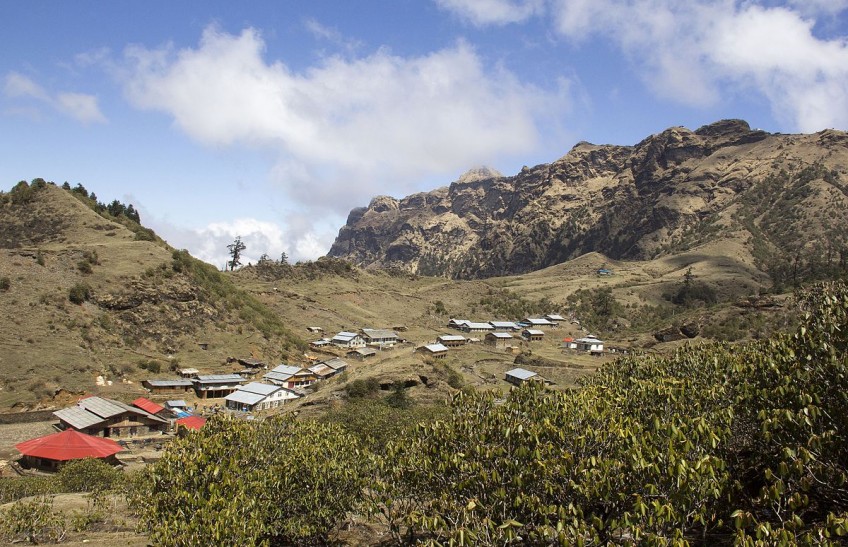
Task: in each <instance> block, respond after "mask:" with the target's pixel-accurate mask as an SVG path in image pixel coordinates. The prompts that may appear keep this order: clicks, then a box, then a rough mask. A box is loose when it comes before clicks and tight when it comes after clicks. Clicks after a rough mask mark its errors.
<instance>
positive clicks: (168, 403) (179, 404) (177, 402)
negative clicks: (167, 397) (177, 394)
mask: <svg viewBox="0 0 848 547" xmlns="http://www.w3.org/2000/svg"><path fill="white" fill-rule="evenodd" d="M165 405H166V406H169V407H171V408H177V407H181V408H184V407H187V406H188V405H187V404H186V402H185V401H183V400H182V399H174V400H173V401H165Z"/></svg>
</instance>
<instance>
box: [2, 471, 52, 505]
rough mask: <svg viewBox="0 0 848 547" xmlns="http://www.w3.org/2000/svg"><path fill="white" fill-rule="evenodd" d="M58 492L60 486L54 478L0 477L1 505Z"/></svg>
mask: <svg viewBox="0 0 848 547" xmlns="http://www.w3.org/2000/svg"><path fill="white" fill-rule="evenodd" d="M58 491H59V488H58V485H57V484H56V481H54V480H53V478H52V477H44V476H32V477H0V505H2V504H4V503H9V502H11V501H17V500H19V499H22V498H28V497H30V496H41V495H44V494H54V493H57V492H58Z"/></svg>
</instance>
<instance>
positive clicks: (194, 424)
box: [177, 416, 206, 429]
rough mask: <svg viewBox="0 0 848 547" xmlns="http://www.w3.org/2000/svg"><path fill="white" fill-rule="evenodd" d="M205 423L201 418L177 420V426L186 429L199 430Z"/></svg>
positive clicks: (190, 417)
mask: <svg viewBox="0 0 848 547" xmlns="http://www.w3.org/2000/svg"><path fill="white" fill-rule="evenodd" d="M205 423H206V418H203V417H201V416H189V417H188V418H180V419H179V420H177V425H178V426H180V425H181V426H183V427H187V428H188V429H200V428H201V427H203V424H205Z"/></svg>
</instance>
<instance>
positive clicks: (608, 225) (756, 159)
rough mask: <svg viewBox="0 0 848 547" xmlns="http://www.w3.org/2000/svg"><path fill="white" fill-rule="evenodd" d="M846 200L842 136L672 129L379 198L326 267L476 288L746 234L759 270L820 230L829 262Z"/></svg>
mask: <svg viewBox="0 0 848 547" xmlns="http://www.w3.org/2000/svg"><path fill="white" fill-rule="evenodd" d="M846 188H848V135H846V133H843V132H839V131H833V130H828V131H824V132H821V133H817V134H814V135H782V134H769V133H766V132H763V131H759V130H752V129H751V128H750V127H749V126H748V124H747V123H746V122H744V121H741V120H724V121H720V122H717V123H714V124H711V125H708V126H705V127H702V128H700V129H698V130H696V131H691V130H689V129H686V128H683V127H673V128H670V129H667V130H666V131H663V132H662V133H660V134H657V135H652V136H650V137H648V138H646V139H645V140H643V141H642V142H640V143H638V144H637V145H635V146H599V145H593V144H589V143H586V142H581V143H578V144H577V145H576V146H575V147H574V148H573V149H572V150H571V151H570V152H568V154H566V155H565V156H564V157H562V158H560V159H558V160H556V161H554V162H553V163H550V164H543V165H538V166H535V167H532V168H524V169H522V170H521V172H520V173H518V174H517V175H515V176H511V177H505V176H502V175H500V174H498V173H496V172H493V171H490V170H486V169H475V170H473V171H471V172H469V173H467V174H465V175H463V176H462V177H461V178H460V179H459V180H457V181H456V182H454V183H452V184H450V186H448V187H444V188H439V189H437V190H434V191H432V192H427V193H420V194H415V195H412V196H408V197H405V198H403V199H400V200H398V199H394V198H391V197H387V196H380V197H376V198H374V199H373V200H372V201H371V203H370V204H369V205H368V207H366V208H358V209H354V210H353V211H351V213H350V216H349V217H348V220H347V223H346V225H345V226H344V227H342V229H341V230H340V231H339V235H338V237H337V239H336V241H335V243H334V244H333V246H332V248H331V250H330V253H329V254H330V255H331V256H335V257H342V258H346V259H348V260H351V261H353V262H354V263H356V264H359V265H362V266H366V267H367V266H381V267H401V268H403V269H405V270H408V271H410V272H415V273H419V274H425V275H442V276H448V277H455V278H474V277H490V276H495V275H506V274H517V273H524V272H528V271H533V270H536V269H539V268H543V267H546V266H549V265H552V264H556V263H559V262H563V261H565V260H568V259H570V258H574V257H576V256H579V255H581V254H583V253H586V252H590V251H597V252H601V253H603V254H605V255H607V256H609V257H611V258H615V259H649V258H654V257H658V256H661V255H663V254H668V253H673V252H676V251H681V250H688V249H692V248H693V247H695V246H697V245H699V244H700V243H703V242H704V241H705V239H706V238H712V239H715V238H716V237H725V236H727V235H728V234H731V233H736V232H739V231H740V230H742V231H746V230H747V231H748V232H750V233H749V234H748V235H749V236H750V237H749V240H750V241H749V242H748V243H749V246H750V248H751V252H752V253H760V255H761V256H759V257H758V258H759V260H760V261H761V262H762V264H763V265H764V266H763V267H764V269H766V268H765V264H766V263H767V262H768V259H769V256H770V253H781V252H785V251H786V250H787V245H794V246H799V249H802V248H805V247H808V246H809V244H810V241H809V240H805V236H806V235H812V234H816V237H815V239H816V240H820V239H821V238H820V235H821V233H822V230H824V231H825V232H827V233H831V232H832V233H833V234H834V238H835V239H832V240H831V241H830V242H829V244H831V245H833V246H834V249H833V251H834V252H835V253H837V255H838V253H839V249H841V248H844V247H845V235H844V234H843V232H844V230H843V229H842V228H839V226H844V225H845V224H844V222H845V221H848V217H846V211H848V189H846ZM757 196H760V197H757ZM780 217H783V222H784V226H783V227H782V228H780V229H781V230H783V231H784V232H785V231H786V230H785V228H786V224H785V223H791V226H792V228H793V230H792V231H793V233H794V234H796V235H795V236H794V237H792V238H790V239H792V240H793V241H786V240H785V237H784V236H781V233H779V232H780V230H778V229H777V228H778V227H777V226H771V225H770V224H768V221H770V220H771V221H774V220H777V219H778V218H780ZM824 217H826V218H824ZM764 222H765V223H766V224H768V225H764ZM777 224H779V223H777ZM736 235H738V233H737V234H736ZM755 247H756V249H755ZM846 254H848V253H846Z"/></svg>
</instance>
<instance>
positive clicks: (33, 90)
mask: <svg viewBox="0 0 848 547" xmlns="http://www.w3.org/2000/svg"><path fill="white" fill-rule="evenodd" d="M3 91H4V92H5V94H6V96H7V97H10V98H14V99H23V98H32V99H36V100H38V101H40V102H42V103H44V104H47V105H49V106H50V107H51V108H53V109H55V110H57V111H58V112H61V113H63V114H65V115H67V116H70V117H72V118H74V119H76V120H77V121H79V122H80V123H82V124H84V125H88V124H90V123H106V121H107V120H106V116H104V115H103V113H102V112H101V111H100V107H99V106H98V105H97V97H95V96H94V95H86V94H83V93H66V92H65V93H57V94H56V95H55V96H51V95H50V94H49V93H48V92H47V91H46V90H45V89H44V88H43V87H41V86H40V85H38V84H37V83H35V82H34V81H33V80H32V79H31V78H28V77H27V76H24V75H22V74H18V73H17V72H10V73H9V74H7V75H6V78H5V82H4V86H3ZM23 111H26V112H30V113H32V112H33V110H32V108H31V107H30V108H28V109H26V110H23Z"/></svg>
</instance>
